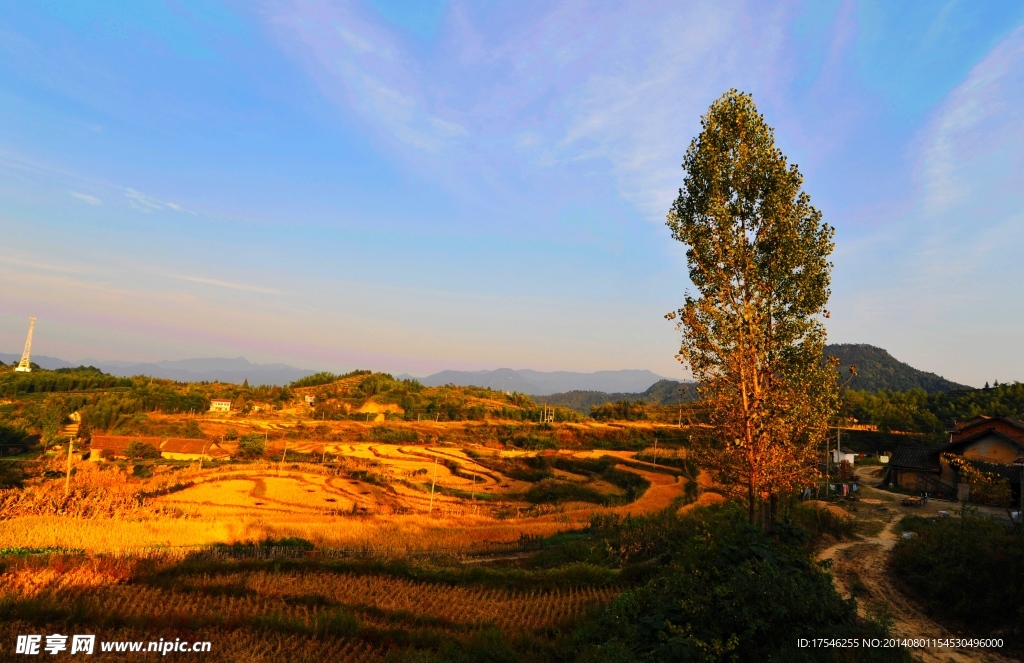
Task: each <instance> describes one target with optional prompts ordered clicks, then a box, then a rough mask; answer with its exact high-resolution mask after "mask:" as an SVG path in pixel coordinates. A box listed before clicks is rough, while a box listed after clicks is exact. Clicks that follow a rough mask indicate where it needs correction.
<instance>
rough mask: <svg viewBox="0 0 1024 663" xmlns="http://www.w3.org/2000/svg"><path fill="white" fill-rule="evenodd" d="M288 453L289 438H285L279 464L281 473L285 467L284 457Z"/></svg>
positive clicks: (279, 472)
mask: <svg viewBox="0 0 1024 663" xmlns="http://www.w3.org/2000/svg"><path fill="white" fill-rule="evenodd" d="M286 455H288V438H285V439H284V451H282V452H281V462H280V463H278V464H277V473H278V475H280V474H281V468H282V467H284V457H285V456H286Z"/></svg>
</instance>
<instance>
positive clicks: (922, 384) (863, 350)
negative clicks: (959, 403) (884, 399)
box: [825, 343, 974, 394]
mask: <svg viewBox="0 0 1024 663" xmlns="http://www.w3.org/2000/svg"><path fill="white" fill-rule="evenodd" d="M825 354H826V355H832V356H833V357H838V358H839V362H840V366H849V365H851V364H853V365H854V366H856V367H857V377H855V378H853V380H850V383H849V385H848V387H849V388H850V389H858V390H864V391H878V390H879V389H892V390H893V391H907V390H909V389H924V390H925V391H927V392H928V393H929V394H935V393H940V392H946V391H957V390H959V389H973V388H974V387H970V386H968V385H965V384H959V383H956V382H953V381H952V380H947V379H946V378H944V377H942V376H941V375H936V374H935V373H928V372H926V371H920V370H918V369H916V368H914V367H913V366H910V365H909V364H904V363H903V362H902V361H900V360H898V359H896V358H895V357H893V356H892V355H891V354H889V353H888V352H886V351H885V350H883V349H882V348H876V347H875V346H873V345H865V344H860V343H858V344H854V343H838V344H835V345H826V346H825ZM849 375H850V372H849V370H848V369H844V370H843V378H842V379H843V380H844V381H845V380H847V379H849Z"/></svg>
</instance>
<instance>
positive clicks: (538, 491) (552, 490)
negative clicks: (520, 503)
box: [523, 479, 607, 504]
mask: <svg viewBox="0 0 1024 663" xmlns="http://www.w3.org/2000/svg"><path fill="white" fill-rule="evenodd" d="M523 497H524V498H525V499H526V501H527V502H530V503H532V504H557V503H559V502H591V503H593V504H604V503H605V502H606V501H607V498H606V497H605V496H604V495H602V494H601V493H599V492H597V491H596V490H594V489H593V488H587V487H586V486H581V485H579V484H576V483H568V482H565V481H557V480H555V479H545V480H544V481H541V482H540V483H538V484H537V485H535V486H533V487H532V488H530V490H528V491H526V494H525V495H524V496H523Z"/></svg>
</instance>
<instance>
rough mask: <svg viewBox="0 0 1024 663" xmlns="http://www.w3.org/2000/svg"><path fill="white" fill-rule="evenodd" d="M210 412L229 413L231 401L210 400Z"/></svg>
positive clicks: (222, 399) (225, 399)
mask: <svg viewBox="0 0 1024 663" xmlns="http://www.w3.org/2000/svg"><path fill="white" fill-rule="evenodd" d="M210 412H231V401H230V400H228V399H227V398H214V399H211V400H210Z"/></svg>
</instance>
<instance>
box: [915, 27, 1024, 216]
mask: <svg viewBox="0 0 1024 663" xmlns="http://www.w3.org/2000/svg"><path fill="white" fill-rule="evenodd" d="M1022 106H1024V26H1021V27H1019V28H1017V29H1016V30H1015V31H1014V32H1012V33H1011V34H1010V35H1009V37H1007V38H1006V39H1005V40H1004V41H1003V42H1002V43H1000V44H999V45H997V46H996V47H995V48H994V49H993V50H992V52H991V53H989V55H988V56H987V57H985V58H984V59H983V60H982V61H981V62H980V63H978V65H977V66H975V67H974V69H972V70H971V72H970V73H969V74H968V76H967V78H966V79H965V80H964V82H963V83H961V84H960V85H959V86H958V87H957V88H956V89H955V90H954V91H953V92H952V93H951V94H950V95H949V96H948V98H947V99H946V100H945V102H944V103H943V104H942V105H941V106H940V107H939V108H938V111H937V113H936V114H935V117H934V119H933V120H932V122H931V124H930V126H929V127H928V129H927V130H926V132H925V135H924V139H923V140H922V141H921V146H922V147H921V151H920V157H919V160H918V164H919V165H918V176H919V179H920V181H921V186H922V189H923V203H924V206H925V210H926V211H927V212H928V213H930V214H941V213H943V212H946V211H949V210H950V209H951V208H952V207H954V206H956V205H958V204H960V203H964V202H968V203H970V202H972V201H976V200H977V195H976V194H977V188H978V186H985V187H988V186H991V184H992V183H993V181H992V179H993V178H994V179H995V181H996V182H1000V181H1001V182H1004V183H1005V184H1011V183H1013V182H1015V183H1017V184H1016V185H1013V186H1014V187H1016V186H1017V185H1019V182H1020V181H1021V176H1022V175H1024V169H1022V167H1021V166H1022V163H1024V162H1022V160H1021V157H1020V155H1021V152H1022V148H1024V109H1022ZM986 155H988V156H989V157H992V156H995V157H997V158H999V157H1004V163H1003V166H1004V168H1002V169H997V168H993V169H991V170H990V171H989V172H988V173H987V175H986V176H985V177H983V178H981V179H977V178H972V177H970V176H968V173H967V171H969V170H970V169H971V168H972V167H973V166H974V165H975V164H976V160H977V159H979V158H986ZM993 165H995V164H993Z"/></svg>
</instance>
